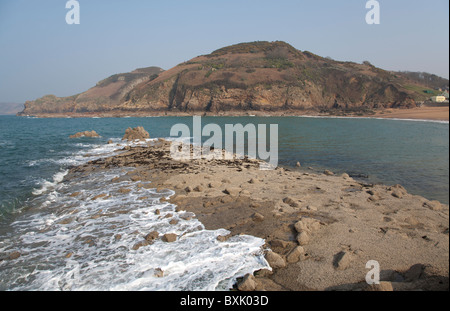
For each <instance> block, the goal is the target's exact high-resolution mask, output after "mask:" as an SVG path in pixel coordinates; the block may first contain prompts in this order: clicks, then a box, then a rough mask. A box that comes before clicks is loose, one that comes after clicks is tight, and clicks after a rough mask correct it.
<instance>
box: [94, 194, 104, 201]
mask: <svg viewBox="0 0 450 311" xmlns="http://www.w3.org/2000/svg"><path fill="white" fill-rule="evenodd" d="M106 196H107V194H106V193H103V194H99V195H96V196H95V197H93V198H92V201H95V200H98V199H101V198H104V197H106Z"/></svg>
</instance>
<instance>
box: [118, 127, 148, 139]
mask: <svg viewBox="0 0 450 311" xmlns="http://www.w3.org/2000/svg"><path fill="white" fill-rule="evenodd" d="M148 138H150V134H149V133H148V132H147V131H146V130H145V129H144V128H143V127H142V126H138V127H136V128H133V129H132V128H128V129H127V130H126V131H125V135H124V136H123V138H122V140H128V141H134V140H141V141H145V140H146V139H148Z"/></svg>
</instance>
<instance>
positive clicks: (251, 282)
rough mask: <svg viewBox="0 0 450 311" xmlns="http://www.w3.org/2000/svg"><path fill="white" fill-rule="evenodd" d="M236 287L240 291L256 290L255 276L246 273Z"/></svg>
mask: <svg viewBox="0 0 450 311" xmlns="http://www.w3.org/2000/svg"><path fill="white" fill-rule="evenodd" d="M238 289H239V290H240V291H241V292H253V291H255V290H256V281H255V277H254V276H253V275H251V274H247V275H246V276H245V277H244V278H243V279H242V281H241V282H239V284H238Z"/></svg>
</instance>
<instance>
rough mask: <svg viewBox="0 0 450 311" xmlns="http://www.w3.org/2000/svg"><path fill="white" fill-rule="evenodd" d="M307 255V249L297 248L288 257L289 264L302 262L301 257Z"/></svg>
mask: <svg viewBox="0 0 450 311" xmlns="http://www.w3.org/2000/svg"><path fill="white" fill-rule="evenodd" d="M303 254H305V249H304V248H303V247H301V246H297V247H296V248H294V250H292V252H290V253H289V255H287V257H286V260H287V262H288V263H296V262H299V261H300V258H301V256H302V255H303Z"/></svg>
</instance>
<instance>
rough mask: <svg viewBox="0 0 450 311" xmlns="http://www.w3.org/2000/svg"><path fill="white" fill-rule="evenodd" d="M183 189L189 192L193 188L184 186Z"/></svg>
mask: <svg viewBox="0 0 450 311" xmlns="http://www.w3.org/2000/svg"><path fill="white" fill-rule="evenodd" d="M184 191H186V192H187V193H191V192H192V191H193V189H192V188H191V187H186V188H185V189H184Z"/></svg>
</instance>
